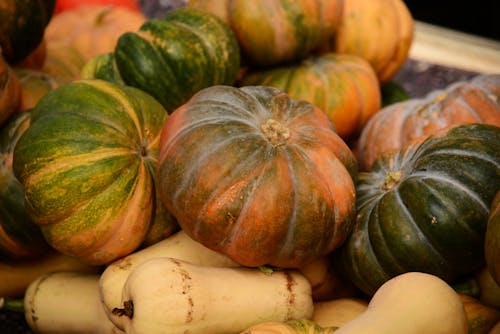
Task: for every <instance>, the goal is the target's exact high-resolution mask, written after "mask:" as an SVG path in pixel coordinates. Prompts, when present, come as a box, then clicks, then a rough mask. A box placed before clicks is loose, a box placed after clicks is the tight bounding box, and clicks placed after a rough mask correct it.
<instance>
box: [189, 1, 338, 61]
mask: <svg viewBox="0 0 500 334" xmlns="http://www.w3.org/2000/svg"><path fill="white" fill-rule="evenodd" d="M343 3H344V0H298V1H293V2H290V1H284V0H254V1H246V0H228V1H220V0H204V1H196V0H194V1H193V0H190V1H188V3H187V5H188V6H189V7H194V8H201V9H203V10H205V11H208V12H212V13H214V14H215V15H218V16H219V17H221V18H222V19H223V20H225V22H227V23H228V24H229V25H230V26H231V28H232V30H233V31H234V32H235V35H236V38H237V39H238V42H239V44H240V47H241V52H242V56H243V59H244V62H245V63H246V64H248V65H250V66H252V67H267V66H274V65H278V64H283V63H290V62H294V61H297V60H300V59H303V58H305V57H306V56H307V55H308V54H310V53H311V52H312V51H313V50H314V49H316V48H317V47H318V46H319V45H321V44H322V43H326V42H327V41H328V40H329V39H330V38H331V37H332V36H333V34H334V32H335V31H336V28H337V26H338V25H339V24H340V22H339V21H340V17H341V15H342V8H343Z"/></svg>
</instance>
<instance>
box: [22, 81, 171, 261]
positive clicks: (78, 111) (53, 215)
mask: <svg viewBox="0 0 500 334" xmlns="http://www.w3.org/2000/svg"><path fill="white" fill-rule="evenodd" d="M166 118H167V113H166V111H165V109H164V108H163V107H162V106H161V105H160V104H159V103H158V102H157V101H156V100H155V99H154V98H153V97H151V96H150V95H148V94H146V93H144V92H143V91H141V90H138V89H136V88H132V87H126V86H118V85H114V84H112V83H109V82H106V81H102V80H81V81H75V82H72V83H69V84H66V85H64V86H62V87H59V88H57V89H54V90H52V91H50V92H49V93H47V94H46V95H45V96H44V97H43V98H42V99H41V100H40V101H39V102H38V104H37V105H36V107H35V108H34V109H33V114H32V123H31V126H30V127H29V128H28V129H27V130H26V131H25V133H24V134H23V135H22V136H21V138H20V139H19V141H18V143H17V145H16V147H15V150H14V161H13V169H14V173H15V175H16V177H17V178H18V179H19V180H20V182H21V183H22V184H23V186H24V187H25V192H26V195H25V198H26V209H27V212H28V214H29V215H30V217H31V218H32V219H33V221H34V222H35V223H36V224H38V225H39V226H40V228H41V230H42V232H43V235H44V237H45V239H46V240H47V242H48V243H49V244H50V245H51V246H52V247H53V248H55V249H56V250H58V251H60V252H61V253H64V254H68V255H71V256H74V257H77V258H80V259H82V260H83V261H85V262H87V263H90V264H105V263H109V262H111V261H113V260H115V259H117V258H118V257H121V256H124V255H126V254H128V253H130V252H132V251H133V250H135V249H136V248H137V247H138V246H139V245H140V244H141V243H142V242H143V240H144V238H145V236H146V234H147V232H148V230H149V229H150V227H151V224H153V221H154V220H155V219H156V216H157V212H158V211H159V210H161V208H160V207H158V202H157V200H156V188H155V172H156V166H157V156H158V144H159V135H160V130H161V127H162V125H163V123H164V122H165V119H166Z"/></svg>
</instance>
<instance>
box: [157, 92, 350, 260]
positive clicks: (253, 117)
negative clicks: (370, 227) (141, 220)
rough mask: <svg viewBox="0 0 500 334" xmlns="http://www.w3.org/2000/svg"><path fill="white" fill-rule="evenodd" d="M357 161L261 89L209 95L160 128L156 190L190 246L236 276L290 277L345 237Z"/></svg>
mask: <svg viewBox="0 0 500 334" xmlns="http://www.w3.org/2000/svg"><path fill="white" fill-rule="evenodd" d="M355 174H356V161H355V159H354V155H353V154H352V152H351V151H350V149H349V148H348V146H347V144H346V143H345V142H344V141H343V140H342V139H341V138H340V137H339V136H338V135H337V134H336V133H335V132H334V131H333V128H332V125H331V122H330V121H329V119H328V118H327V116H326V115H325V114H324V113H323V112H322V111H321V110H320V109H318V108H317V107H315V106H314V105H312V104H311V103H308V102H306V101H296V100H292V99H291V98H290V97H289V96H288V95H287V94H286V93H284V92H282V91H280V90H278V89H275V88H272V87H263V86H258V87H257V86H246V87H241V88H236V87H230V86H221V85H219V86H212V87H209V88H205V89H203V90H201V91H199V92H198V93H197V94H195V95H194V96H193V97H192V98H191V99H190V100H189V101H188V102H187V103H186V104H184V105H183V106H182V107H180V108H178V109H176V110H175V111H174V112H173V113H172V114H171V116H170V117H169V118H168V120H167V121H166V122H165V124H164V126H163V129H162V133H161V138H160V145H159V164H158V182H159V183H158V189H159V192H160V198H161V199H162V202H163V203H164V205H165V207H166V208H167V209H168V210H169V211H170V212H171V213H172V214H173V215H174V216H175V217H176V218H177V221H178V223H179V226H180V227H181V228H182V229H183V230H184V231H185V232H186V234H188V235H189V236H190V237H191V238H193V239H194V240H196V241H198V242H200V243H201V244H203V245H204V246H206V247H208V248H210V249H212V250H215V251H217V252H220V253H222V254H225V255H227V256H228V257H229V258H231V259H232V260H233V261H235V262H237V263H239V264H241V265H244V266H250V267H255V266H261V265H266V264H268V265H272V266H277V267H285V268H298V267H300V266H302V265H304V264H306V263H309V262H311V261H313V260H314V259H317V258H319V257H321V256H323V255H325V254H327V253H329V252H330V251H332V250H333V249H335V248H337V247H338V246H340V244H341V243H342V242H343V241H344V240H345V238H346V237H347V234H348V233H349V231H350V230H351V226H352V225H351V223H352V221H353V215H354V211H355V209H354V205H355V190H354V182H353V177H355Z"/></svg>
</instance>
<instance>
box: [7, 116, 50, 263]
mask: <svg viewBox="0 0 500 334" xmlns="http://www.w3.org/2000/svg"><path fill="white" fill-rule="evenodd" d="M30 117H31V112H30V111H25V112H22V113H19V114H16V115H14V116H13V117H12V118H11V119H9V121H8V122H7V124H5V125H4V126H3V127H1V128H0V255H1V256H2V257H3V256H6V257H7V258H10V259H24V258H34V257H38V256H41V255H43V254H45V253H46V252H47V251H48V249H49V246H48V245H47V243H46V242H45V240H44V238H43V236H42V233H41V231H40V228H39V227H38V226H37V225H36V224H35V223H34V222H33V221H32V220H31V219H30V218H29V216H28V214H27V213H26V210H25V206H24V187H23V186H22V184H21V183H20V182H19V181H18V180H17V179H16V177H15V176H14V172H13V170H12V155H13V152H14V147H15V145H16V143H17V141H18V140H19V137H20V136H21V135H22V134H23V133H24V132H25V131H26V129H27V128H28V127H29V125H30Z"/></svg>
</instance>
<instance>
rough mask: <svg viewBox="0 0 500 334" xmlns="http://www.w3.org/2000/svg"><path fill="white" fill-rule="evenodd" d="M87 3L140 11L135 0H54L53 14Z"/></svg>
mask: <svg viewBox="0 0 500 334" xmlns="http://www.w3.org/2000/svg"><path fill="white" fill-rule="evenodd" d="M89 5H90V6H92V5H101V6H114V7H123V8H127V9H129V10H132V11H135V12H141V7H140V5H139V2H138V1H137V0H84V1H82V0H56V4H55V7H54V15H56V14H59V13H62V12H64V11H67V10H72V9H75V8H78V7H81V6H89Z"/></svg>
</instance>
